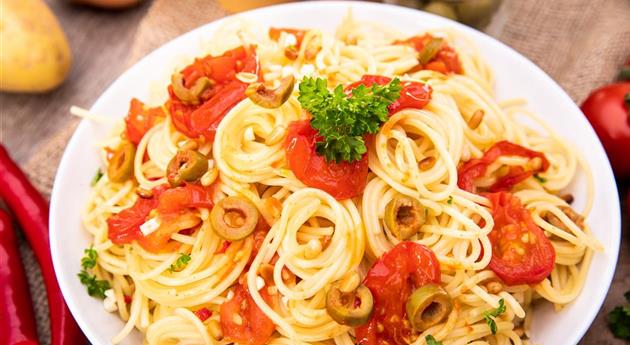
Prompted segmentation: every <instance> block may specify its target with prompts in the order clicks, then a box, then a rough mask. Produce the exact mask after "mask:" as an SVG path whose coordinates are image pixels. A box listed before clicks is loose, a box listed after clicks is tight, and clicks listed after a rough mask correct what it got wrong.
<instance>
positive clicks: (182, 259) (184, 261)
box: [169, 253, 191, 272]
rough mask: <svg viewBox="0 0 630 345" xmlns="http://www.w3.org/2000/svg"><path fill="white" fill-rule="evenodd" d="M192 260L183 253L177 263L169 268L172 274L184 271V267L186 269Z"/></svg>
mask: <svg viewBox="0 0 630 345" xmlns="http://www.w3.org/2000/svg"><path fill="white" fill-rule="evenodd" d="M190 259H191V258H190V255H188V254H184V253H181V255H180V256H179V258H177V261H175V263H174V264H172V265H171V268H169V270H170V271H171V272H173V271H177V272H179V271H181V270H182V269H184V267H186V265H188V263H189V262H190Z"/></svg>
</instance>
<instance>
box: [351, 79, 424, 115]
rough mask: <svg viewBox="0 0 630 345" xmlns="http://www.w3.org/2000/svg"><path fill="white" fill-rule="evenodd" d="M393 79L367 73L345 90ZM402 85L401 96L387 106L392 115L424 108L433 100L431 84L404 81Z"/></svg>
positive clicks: (382, 83)
mask: <svg viewBox="0 0 630 345" xmlns="http://www.w3.org/2000/svg"><path fill="white" fill-rule="evenodd" d="M391 81H392V79H391V78H389V77H384V76H380V75H369V74H366V75H364V76H363V77H361V80H359V81H356V82H354V83H352V84H350V85H348V86H346V88H345V91H346V92H350V91H352V89H354V88H356V87H358V86H359V85H365V86H366V87H370V86H372V85H374V84H378V85H386V84H389V82H391ZM401 85H402V90H400V97H399V98H398V99H397V100H396V101H394V102H393V103H392V104H390V105H389V107H387V109H388V110H389V115H390V116H391V115H393V114H395V113H397V112H398V111H400V110H402V109H405V108H416V109H422V108H424V107H425V106H426V105H427V104H429V102H431V94H432V92H433V89H432V88H431V86H429V85H427V84H423V83H418V82H415V81H403V82H401Z"/></svg>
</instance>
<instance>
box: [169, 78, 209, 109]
mask: <svg viewBox="0 0 630 345" xmlns="http://www.w3.org/2000/svg"><path fill="white" fill-rule="evenodd" d="M171 84H173V92H174V93H175V96H177V98H179V100H180V101H182V102H184V103H186V104H199V102H200V97H201V94H202V93H203V92H204V91H206V90H207V89H208V88H210V87H211V86H212V81H211V80H210V79H208V77H201V78H199V79H197V80H196V81H195V84H194V85H193V86H192V87H191V88H187V87H186V86H185V85H184V76H183V75H182V74H181V73H175V74H173V75H172V76H171Z"/></svg>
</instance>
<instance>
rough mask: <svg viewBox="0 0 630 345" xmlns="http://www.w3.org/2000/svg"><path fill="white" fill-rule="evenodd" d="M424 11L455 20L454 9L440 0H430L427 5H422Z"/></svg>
mask: <svg viewBox="0 0 630 345" xmlns="http://www.w3.org/2000/svg"><path fill="white" fill-rule="evenodd" d="M423 10H424V11H426V12H429V13H433V14H437V15H438V16H442V17H444V18H448V19H452V20H457V13H455V9H453V7H452V6H451V5H449V4H447V3H445V2H441V1H431V2H430V3H429V4H428V5H426V6H424V8H423Z"/></svg>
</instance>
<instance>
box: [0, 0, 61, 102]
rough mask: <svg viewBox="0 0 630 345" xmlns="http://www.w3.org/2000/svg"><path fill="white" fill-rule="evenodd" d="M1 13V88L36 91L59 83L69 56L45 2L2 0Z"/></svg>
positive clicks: (37, 0) (35, 0)
mask: <svg viewBox="0 0 630 345" xmlns="http://www.w3.org/2000/svg"><path fill="white" fill-rule="evenodd" d="M0 13H2V16H0V41H1V42H2V49H0V90H2V91H9V92H32V93H36V92H45V91H49V90H51V89H53V88H55V87H57V86H58V85H59V84H61V83H62V82H63V81H64V80H65V79H66V77H67V76H68V72H69V71H70V64H71V60H72V57H71V53H70V46H69V45H68V41H67V40H66V36H65V34H64V33H63V31H62V30H61V27H60V26H59V23H58V22H57V19H56V18H55V16H54V15H53V14H52V12H51V11H50V9H49V8H48V6H46V4H45V3H44V2H43V1H42V0H2V1H0Z"/></svg>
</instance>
